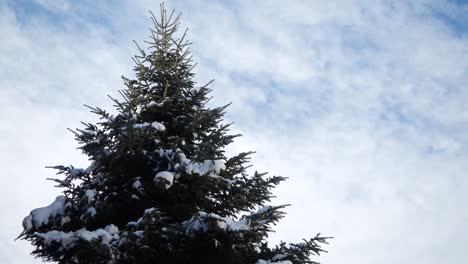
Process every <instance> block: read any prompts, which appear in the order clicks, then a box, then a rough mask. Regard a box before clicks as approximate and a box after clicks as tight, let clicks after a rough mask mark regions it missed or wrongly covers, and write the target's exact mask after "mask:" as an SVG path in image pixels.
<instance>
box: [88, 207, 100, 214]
mask: <svg viewBox="0 0 468 264" xmlns="http://www.w3.org/2000/svg"><path fill="white" fill-rule="evenodd" d="M86 213H88V214H89V215H90V216H95V215H96V214H97V211H96V208H94V207H90V208H88V210H86Z"/></svg>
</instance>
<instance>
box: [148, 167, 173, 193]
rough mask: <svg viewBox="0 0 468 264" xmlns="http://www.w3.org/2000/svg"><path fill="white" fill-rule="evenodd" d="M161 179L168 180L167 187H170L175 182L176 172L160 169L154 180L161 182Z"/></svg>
mask: <svg viewBox="0 0 468 264" xmlns="http://www.w3.org/2000/svg"><path fill="white" fill-rule="evenodd" d="M161 179H164V180H165V181H166V189H168V188H170V187H171V186H172V184H173V182H174V172H170V171H160V172H158V173H156V175H155V176H154V180H153V181H154V182H159V181H160V180H161Z"/></svg>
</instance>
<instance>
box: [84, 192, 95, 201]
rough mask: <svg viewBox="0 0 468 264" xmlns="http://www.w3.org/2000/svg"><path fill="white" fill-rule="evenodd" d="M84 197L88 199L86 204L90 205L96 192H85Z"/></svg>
mask: <svg viewBox="0 0 468 264" xmlns="http://www.w3.org/2000/svg"><path fill="white" fill-rule="evenodd" d="M85 196H86V198H87V199H88V203H91V201H92V200H93V198H94V196H96V190H95V189H88V190H86V191H85Z"/></svg>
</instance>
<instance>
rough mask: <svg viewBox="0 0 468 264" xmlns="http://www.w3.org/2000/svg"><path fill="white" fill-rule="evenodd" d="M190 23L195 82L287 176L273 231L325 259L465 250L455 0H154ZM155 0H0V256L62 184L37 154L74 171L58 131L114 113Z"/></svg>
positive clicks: (333, 262) (370, 261)
mask: <svg viewBox="0 0 468 264" xmlns="http://www.w3.org/2000/svg"><path fill="white" fill-rule="evenodd" d="M166 7H167V8H168V9H173V8H174V9H176V12H181V13H182V27H187V28H189V33H188V34H189V38H190V39H191V41H192V42H193V46H192V52H193V54H194V56H195V57H194V58H195V61H196V62H198V66H197V67H196V68H195V69H194V72H195V74H196V77H195V80H196V81H197V83H198V84H199V85H202V84H205V83H206V82H207V81H209V80H211V79H215V82H214V83H213V84H212V86H211V88H212V89H213V93H212V95H213V97H214V98H213V100H212V102H211V103H212V105H213V106H219V105H223V104H226V103H229V102H232V105H231V106H230V107H229V108H228V110H227V115H226V122H231V121H234V122H235V125H234V128H233V130H234V132H239V133H242V134H243V137H242V138H239V139H238V140H237V141H236V142H235V143H234V144H232V145H231V146H230V148H229V151H230V153H236V152H240V151H248V150H255V151H256V154H255V155H254V156H253V158H252V165H253V166H254V168H255V169H256V170H258V171H268V172H269V173H270V174H272V175H282V176H286V177H289V179H288V181H286V182H284V183H283V184H282V185H281V186H280V187H278V188H277V189H276V190H275V191H274V193H275V195H276V196H277V198H276V200H275V201H274V203H276V204H281V203H288V204H292V206H290V207H289V208H288V209H287V213H288V214H287V216H286V218H284V219H283V220H282V221H281V222H280V223H279V224H278V225H277V227H276V233H273V234H272V235H271V237H270V240H271V241H272V242H273V243H276V242H278V241H280V240H284V241H287V242H298V241H300V240H301V239H302V238H304V237H311V236H314V235H315V234H316V233H319V232H320V233H322V234H324V235H327V236H333V237H334V239H333V240H330V244H329V245H327V246H326V248H325V249H326V250H328V253H326V254H323V255H322V256H320V257H317V258H313V260H316V261H320V262H321V263H324V264H342V263H347V264H354V263H356V264H357V263H359V264H375V263H379V264H390V263H392V264H393V263H401V264H410V263H426V264H435V263H451V264H457V263H460V264H461V263H466V259H467V258H468V253H467V251H466V245H467V244H468V210H466V201H468V177H467V175H466V172H467V171H468V162H467V158H468V133H467V130H468V104H467V103H466V102H468V1H454V0H452V1H444V0H434V1H429V0H412V1H409V0H408V1H405V0H398V1H384V0H368V1H367V0H360V1H357V0H356V1H353V0H343V1H338V0H327V1H318V0H317V1H313V0H310V1H305V0H302V1H300V0H289V1H277V0H271V1H249V0H245V1H242V0H229V1H227V0H226V1H215V0H212V1H208V0H193V1H182V0H173V1H172V0H171V1H166ZM158 10H159V2H158V1H153V0H152V1H149V0H135V1H122V0H118V1H94V0H82V1H71V0H30V1H26V0H2V1H0V36H1V41H0V107H1V108H0V110H1V111H0V120H1V121H2V122H0V150H1V151H0V166H1V170H0V180H1V185H0V186H2V188H1V191H0V210H1V213H0V226H1V228H0V263H4V264H10V263H11V264H23V263H24V264H25V263H42V262H41V261H40V260H37V259H36V260H34V258H33V257H32V256H30V255H29V253H30V252H31V250H32V247H31V246H30V245H29V244H28V243H26V242H24V241H14V239H15V238H16V237H17V236H18V235H19V233H20V232H21V231H22V227H21V221H22V219H23V218H24V217H25V216H26V215H28V213H29V211H30V210H32V209H34V208H37V207H41V206H44V205H48V204H50V203H51V202H52V201H53V200H54V198H55V197H56V196H57V195H59V194H60V189H57V188H54V187H53V183H52V182H50V181H47V180H46V178H48V177H53V176H54V171H52V170H48V169H46V168H45V166H47V165H57V164H64V165H69V164H72V165H75V166H76V167H87V166H88V165H89V162H88V161H87V158H86V157H84V156H83V155H81V153H80V151H79V150H77V149H76V148H77V147H78V145H77V143H76V142H75V141H74V139H73V134H72V133H70V132H69V131H67V129H66V128H77V127H80V122H81V121H86V122H88V121H94V120H95V117H94V116H93V115H92V114H91V113H89V112H88V110H87V109H86V108H85V107H83V104H88V105H92V106H100V107H103V108H106V109H109V110H111V109H112V103H111V102H110V100H109V99H108V98H107V95H116V94H117V91H118V90H119V89H122V88H124V86H123V83H122V80H121V78H120V77H121V76H122V75H125V76H127V77H132V76H133V75H132V74H133V73H132V67H133V62H132V60H131V56H132V55H134V54H136V53H137V49H136V47H135V45H134V44H133V42H132V40H136V41H137V42H139V43H142V46H144V45H143V43H144V42H143V41H144V40H146V39H148V34H149V31H148V29H149V28H150V27H151V20H150V18H149V13H148V11H154V12H155V13H157V12H158Z"/></svg>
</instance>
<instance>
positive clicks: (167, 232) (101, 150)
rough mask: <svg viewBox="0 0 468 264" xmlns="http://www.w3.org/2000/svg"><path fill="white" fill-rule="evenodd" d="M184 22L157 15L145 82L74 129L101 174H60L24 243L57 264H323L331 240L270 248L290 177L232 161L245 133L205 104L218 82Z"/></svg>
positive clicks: (139, 76)
mask: <svg viewBox="0 0 468 264" xmlns="http://www.w3.org/2000/svg"><path fill="white" fill-rule="evenodd" d="M179 20H180V15H178V16H174V12H172V13H171V14H170V15H169V16H168V15H167V14H166V10H165V9H164V6H163V5H162V6H161V14H160V19H156V17H155V16H154V15H153V14H152V21H153V23H154V29H152V30H151V37H150V41H148V42H147V43H148V46H149V47H148V48H147V50H146V51H145V50H143V49H141V48H140V47H139V46H138V44H137V47H138V50H139V55H137V56H135V57H134V61H135V67H134V71H135V78H134V79H127V78H125V77H123V80H124V83H125V87H126V88H125V89H124V90H122V91H121V95H122V98H123V99H121V100H117V99H114V98H111V99H112V100H113V102H114V103H115V107H116V110H117V111H116V112H117V113H116V114H115V115H112V114H111V113H109V112H107V111H105V110H103V109H101V108H98V107H89V106H88V107H89V108H90V109H91V112H93V113H95V114H97V115H99V117H100V120H101V121H100V122H97V123H96V124H92V123H83V124H84V127H83V128H81V129H76V130H72V131H73V133H75V136H76V140H77V141H78V142H79V144H80V148H81V150H82V152H83V153H84V154H86V155H87V156H88V157H89V159H90V161H91V165H90V166H89V167H88V168H86V169H79V168H75V167H73V166H53V167H52V168H53V169H56V170H57V174H59V175H61V176H62V177H61V179H52V180H53V181H55V182H57V183H58V187H61V188H63V195H61V196H58V197H57V198H56V199H55V201H54V202H53V203H52V204H50V205H49V206H46V207H42V208H38V209H34V210H33V211H31V213H30V214H29V215H28V216H27V217H26V218H25V219H24V220H23V227H24V231H23V232H22V233H21V235H20V236H19V237H20V238H22V239H25V240H28V241H30V242H31V243H32V244H33V245H34V246H35V250H34V251H33V252H32V254H33V255H35V256H36V257H40V258H42V259H43V260H46V261H56V262H58V263H139V264H144V263H171V264H188V263H223V264H237V263H238V264H247V263H251V264H254V263H258V264H264V263H277V264H280V263H282V264H288V263H294V264H299V263H315V262H313V261H311V260H310V259H309V257H310V256H311V255H319V254H320V253H321V252H323V251H324V250H323V249H321V247H320V244H321V243H326V242H327V237H322V236H320V234H318V235H317V236H316V237H313V238H311V239H309V240H304V241H303V242H301V243H292V244H286V243H281V244H280V245H277V246H274V247H269V245H268V243H267V242H266V239H267V236H268V233H269V232H271V231H272V226H273V225H274V224H275V223H276V222H277V221H278V220H280V219H281V218H282V217H283V216H284V214H285V213H284V211H282V209H283V208H284V207H285V206H286V205H280V206H267V205H265V204H266V203H267V202H269V201H270V199H271V198H272V193H271V189H272V188H274V187H275V186H276V185H278V184H279V183H280V182H281V181H283V180H285V178H284V177H280V176H273V177H267V175H266V173H257V172H255V173H253V175H249V174H248V173H247V168H248V167H249V165H248V163H249V156H250V155H251V154H252V153H251V152H245V153H239V154H237V155H235V156H232V157H227V156H226V155H225V152H224V150H225V147H226V146H227V145H228V144H230V143H232V142H233V139H234V138H236V137H238V136H239V135H231V134H229V127H230V124H224V123H223V114H224V111H225V109H226V107H227V106H222V107H217V108H208V107H207V102H208V101H209V97H208V95H209V93H210V89H209V88H208V86H209V84H210V83H208V84H207V85H204V86H201V87H196V86H195V83H194V81H193V77H194V74H193V72H192V69H193V67H194V64H193V61H192V57H191V56H190V51H189V46H190V43H189V42H188V41H187V40H186V32H187V31H185V32H184V33H183V34H182V35H180V36H179V37H177V34H176V32H177V30H178V28H179Z"/></svg>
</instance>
